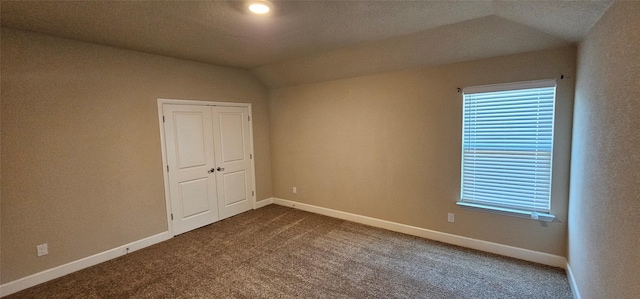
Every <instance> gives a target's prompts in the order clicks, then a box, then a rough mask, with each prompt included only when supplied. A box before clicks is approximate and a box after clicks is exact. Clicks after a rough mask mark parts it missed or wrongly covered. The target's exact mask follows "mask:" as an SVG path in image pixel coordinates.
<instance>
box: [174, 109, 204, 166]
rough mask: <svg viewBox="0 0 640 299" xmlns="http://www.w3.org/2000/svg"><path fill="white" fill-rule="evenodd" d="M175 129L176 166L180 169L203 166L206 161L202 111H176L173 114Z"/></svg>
mask: <svg viewBox="0 0 640 299" xmlns="http://www.w3.org/2000/svg"><path fill="white" fill-rule="evenodd" d="M174 120H175V129H176V130H175V131H176V151H177V152H178V160H177V164H178V165H177V166H178V168H180V169H185V168H189V167H196V166H203V165H205V164H206V163H207V158H206V155H205V151H206V148H205V140H204V138H203V137H204V127H205V126H206V125H205V115H204V114H203V113H185V112H184V111H182V112H176V113H175V114H174Z"/></svg>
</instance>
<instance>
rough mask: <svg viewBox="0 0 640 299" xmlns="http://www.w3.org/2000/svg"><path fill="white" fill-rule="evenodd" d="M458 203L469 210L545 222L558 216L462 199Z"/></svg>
mask: <svg viewBox="0 0 640 299" xmlns="http://www.w3.org/2000/svg"><path fill="white" fill-rule="evenodd" d="M456 204H457V205H458V206H459V207H461V208H463V209H467V210H473V211H480V212H487V213H493V214H499V215H506V216H513V217H519V218H525V219H531V220H536V221H543V222H552V221H553V220H554V219H555V218H556V216H554V215H553V214H547V213H539V212H528V211H522V210H514V209H508V208H499V207H491V206H485V205H480V204H474V203H468V202H461V201H459V202H457V203H456Z"/></svg>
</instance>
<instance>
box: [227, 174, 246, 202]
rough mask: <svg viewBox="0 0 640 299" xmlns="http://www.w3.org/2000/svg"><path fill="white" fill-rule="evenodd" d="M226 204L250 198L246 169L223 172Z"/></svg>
mask: <svg viewBox="0 0 640 299" xmlns="http://www.w3.org/2000/svg"><path fill="white" fill-rule="evenodd" d="M222 177H223V179H222V180H223V181H224V182H223V184H222V185H223V186H224V194H225V198H224V201H225V206H229V205H231V204H234V203H237V202H240V201H243V200H248V196H247V195H248V194H247V190H248V188H247V174H246V172H245V171H244V170H241V171H237V172H226V173H223V174H222Z"/></svg>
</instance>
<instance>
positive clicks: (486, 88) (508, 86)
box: [456, 79, 557, 222]
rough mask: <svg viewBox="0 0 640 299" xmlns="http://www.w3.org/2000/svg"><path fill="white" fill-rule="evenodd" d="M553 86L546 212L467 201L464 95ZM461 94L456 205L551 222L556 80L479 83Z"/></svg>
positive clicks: (552, 217) (466, 88)
mask: <svg viewBox="0 0 640 299" xmlns="http://www.w3.org/2000/svg"><path fill="white" fill-rule="evenodd" d="M548 87H553V88H554V93H553V102H552V103H553V104H552V112H551V121H552V122H551V149H550V152H549V155H550V156H549V182H548V185H549V200H548V207H549V210H548V212H540V211H535V210H527V209H514V208H510V207H504V206H500V205H490V204H482V203H476V202H468V201H465V199H464V198H463V195H464V191H463V190H464V187H465V185H464V179H465V172H464V171H465V170H464V164H465V142H464V140H465V129H467V126H466V125H467V124H466V123H465V120H466V119H465V114H466V113H467V111H466V109H467V107H466V100H465V95H468V94H479V93H490V92H500V91H516V90H522V89H533V88H548ZM461 95H462V114H461V116H462V130H461V133H462V135H461V136H460V137H461V138H460V141H461V143H462V144H461V155H460V157H461V163H460V171H461V172H460V197H459V199H458V201H457V203H456V204H457V205H458V206H459V207H461V208H464V209H470V210H477V211H483V212H489V213H496V214H501V215H508V216H515V217H521V218H528V219H533V220H539V221H545V222H551V221H553V220H554V219H555V215H553V214H551V203H552V192H551V190H552V188H553V156H554V155H553V152H554V151H555V140H554V138H555V130H556V127H555V124H556V106H557V81H556V80H555V79H549V80H535V81H522V82H512V83H502V84H491V85H481V86H471V87H465V88H464V89H462V91H461Z"/></svg>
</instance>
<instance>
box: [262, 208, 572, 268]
mask: <svg viewBox="0 0 640 299" xmlns="http://www.w3.org/2000/svg"><path fill="white" fill-rule="evenodd" d="M273 203H274V204H277V205H281V206H287V207H292V208H296V209H299V210H303V211H307V212H312V213H316V214H321V215H325V216H329V217H334V218H338V219H343V220H348V221H352V222H357V223H361V224H366V225H370V226H374V227H379V228H384V229H387V230H390V231H395V232H399V233H403V234H407V235H413V236H417V237H422V238H426V239H430V240H435V241H439V242H443V243H448V244H453V245H458V246H462V247H467V248H471V249H476V250H480V251H485V252H490V253H495V254H499V255H503V256H508V257H513V258H517V259H521V260H525V261H530V262H535V263H539V264H544V265H549V266H553V267H559V268H565V267H566V266H567V259H566V258H564V257H562V256H558V255H553V254H548V253H544V252H539V251H533V250H529V249H524V248H519V247H514V246H509V245H503V244H498V243H493V242H487V241H482V240H478V239H472V238H468V237H462V236H458V235H453V234H448V233H443V232H438V231H434V230H429V229H425V228H420V227H415V226H410V225H405V224H400V223H395V222H391V221H386V220H380V219H376V218H371V217H367V216H361V215H357V214H351V213H347V212H342V211H338V210H332V209H327V208H323V207H318V206H314V205H309V204H304V203H299V202H295V201H290V200H286V199H281V198H275V197H274V198H273Z"/></svg>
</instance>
